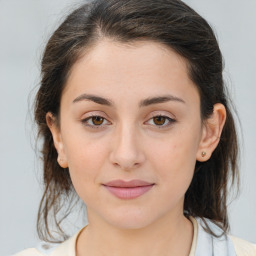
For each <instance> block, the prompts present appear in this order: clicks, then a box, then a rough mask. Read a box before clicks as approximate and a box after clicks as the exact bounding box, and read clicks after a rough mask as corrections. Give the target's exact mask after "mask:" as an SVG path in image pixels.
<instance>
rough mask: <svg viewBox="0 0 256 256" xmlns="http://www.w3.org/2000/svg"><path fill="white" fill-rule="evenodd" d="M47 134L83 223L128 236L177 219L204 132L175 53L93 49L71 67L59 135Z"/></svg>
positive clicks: (155, 46) (142, 45)
mask: <svg viewBox="0 0 256 256" xmlns="http://www.w3.org/2000/svg"><path fill="white" fill-rule="evenodd" d="M51 130H52V133H53V136H54V141H55V146H56V148H57V150H58V153H59V158H60V161H59V162H60V164H61V165H62V166H63V167H67V166H68V167H69V171H70V175H71V179H72V182H73V185H74V187H75V189H76V191H77V193H78V195H79V196H80V198H81V199H82V200H83V201H84V202H85V204H86V205H87V210H88V218H89V221H90V220H93V219H98V220H100V221H104V222H105V223H108V224H110V225H114V226H117V227H120V228H128V229H129V228H132V229H133V228H142V227H145V226H147V225H150V224H152V223H156V222H157V221H159V220H160V219H163V218H164V217H166V216H176V217H177V216H182V215H183V202H184V195H185V192H186V190H187V189H188V187H189V185H190V182H191V180H192V176H193V172H194V167H195V163H196V160H197V159H199V158H200V155H201V151H202V145H201V144H202V140H203V139H202V137H203V134H204V132H203V130H204V126H203V125H202V121H201V119H200V98H199V93H198V91H197V89H196V86H195V85H194V84H193V82H192V81H191V80H190V79H189V77H188V74H187V66H186V62H185V60H184V59H183V58H182V57H180V56H179V55H178V54H176V53H175V52H173V51H171V50H170V49H168V48H166V47H165V46H162V45H161V44H159V43H155V42H147V41H146V42H136V43H132V44H130V45H126V44H122V43H118V42H113V41H110V40H103V41H101V42H99V43H98V44H97V45H96V46H95V47H94V48H92V49H91V50H90V51H89V53H87V54H86V55H84V57H82V58H81V59H80V60H79V61H78V62H77V63H76V64H75V65H74V66H73V69H72V72H71V74H70V77H69V79H68V81H67V85H66V87H65V89H64V91H63V94H62V98H61V106H60V129H58V127H57V126H55V125H54V127H52V129H51ZM199 160H200V159H199Z"/></svg>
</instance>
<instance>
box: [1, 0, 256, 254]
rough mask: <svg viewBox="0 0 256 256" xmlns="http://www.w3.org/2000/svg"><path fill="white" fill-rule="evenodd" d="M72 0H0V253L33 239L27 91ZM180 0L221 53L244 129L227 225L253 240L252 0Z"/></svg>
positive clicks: (35, 197)
mask: <svg viewBox="0 0 256 256" xmlns="http://www.w3.org/2000/svg"><path fill="white" fill-rule="evenodd" d="M78 2H82V1H81V0H80V1H78V0H77V1H72V0H0V89H1V90H0V92H1V96H0V97H1V98H0V157H1V159H0V160H1V161H0V206H1V208H0V209H1V211H0V243H1V246H0V255H7V254H12V253H14V252H17V251H20V250H22V249H24V248H27V247H34V246H35V245H36V244H37V243H38V239H37V235H36V231H35V223H36V214H37V208H38V204H39V199H40V195H41V194H40V193H41V190H40V188H41V185H39V184H40V179H39V177H40V172H41V169H40V165H39V164H38V158H37V157H36V156H35V153H34V151H33V147H34V144H35V142H34V136H33V131H34V126H33V125H32V122H31V120H30V115H31V111H32V110H31V108H30V107H29V106H30V105H29V103H28V102H29V100H28V96H29V94H30V93H31V91H32V89H33V88H34V87H35V86H36V85H37V84H38V83H39V81H40V75H39V66H40V65H39V63H40V57H41V53H42V49H43V47H44V45H45V43H46V41H47V39H48V38H49V35H50V33H51V31H53V29H54V28H56V26H57V25H58V24H59V23H60V21H61V20H62V17H63V16H64V15H65V13H67V12H69V10H70V9H72V8H73V3H78ZM185 2H186V3H188V4H189V5H190V6H191V7H193V8H195V10H197V11H198V12H199V13H200V14H201V15H203V16H204V17H205V18H206V19H207V20H208V21H209V22H210V24H212V25H213V27H214V29H215V31H216V33H217V36H218V39H219V42H220V47H221V49H222V52H223V55H224V58H225V63H226V68H225V78H226V80H227V82H228V84H230V85H232V89H231V94H232V97H233V99H234V102H235V104H236V106H237V110H238V113H239V116H240V119H241V123H242V128H243V136H244V146H243V147H242V148H243V152H242V155H241V177H242V192H241V195H240V197H239V199H238V200H236V201H235V202H233V203H232V205H231V206H230V220H231V227H232V229H231V231H232V233H233V234H235V235H237V236H239V237H242V238H244V239H247V240H250V241H254V242H256V219H255V216H256V199H255V197H256V183H255V180H256V168H255V156H256V134H255V132H256V117H255V109H256V102H255V95H256V75H255V74H256V64H255V63H256V49H255V46H256V15H255V14H256V1H255V0H244V1H241V0H232V1H231V0H228V1H227V0H215V1H212V0H190V1H189V0H186V1H185ZM31 95H32V99H33V95H34V92H33V91H32V93H31Z"/></svg>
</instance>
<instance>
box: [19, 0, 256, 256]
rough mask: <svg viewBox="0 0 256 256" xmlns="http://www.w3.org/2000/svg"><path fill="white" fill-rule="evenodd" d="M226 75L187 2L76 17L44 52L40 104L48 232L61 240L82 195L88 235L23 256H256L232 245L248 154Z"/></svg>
mask: <svg viewBox="0 0 256 256" xmlns="http://www.w3.org/2000/svg"><path fill="white" fill-rule="evenodd" d="M222 71H223V67H222V56H221V52H220V50H219V46H218V43H217V41H216V38H215V36H214V33H213V31H212V29H211V28H210V26H209V25H208V23H207V22H206V21H205V20H204V19H203V18H202V17H200V16H199V15H198V14H197V13H196V12H195V11H193V10H192V9H191V8H189V7H188V6H187V5H185V4H184V3H183V2H181V1H179V0H159V1H154V0H141V1H137V0H108V1H106V0H96V1H94V2H92V3H91V4H85V5H83V6H81V7H80V8H78V9H77V10H75V11H74V12H73V13H71V14H70V15H69V16H68V17H67V18H66V20H65V21H64V22H63V23H62V25H61V26H60V27H59V28H58V29H57V30H56V31H55V32H54V34H53V35H52V37H51V38H50V40H49V42H48V44H47V46H46V49H45V52H44V56H43V60H42V81H41V87H40V88H39V91H38V94H37V97H36V106H35V119H36V122H37V124H38V127H39V135H40V136H41V137H42V139H43V148H42V156H43V161H44V182H45V192H44V195H43V198H42V201H41V204H40V209H39V214H38V231H39V235H40V236H41V238H42V239H44V240H49V239H53V238H54V237H53V234H52V232H51V227H49V225H48V223H49V222H50V217H53V219H54V221H55V224H56V225H57V227H58V228H59V230H60V231H61V227H60V225H59V220H58V217H59V216H58V215H59V211H60V210H61V209H62V208H63V207H64V206H65V207H67V204H68V200H70V203H72V198H73V197H72V195H73V193H77V195H78V196H79V198H81V199H82V201H83V202H84V203H85V204H86V207H87V216H88V225H87V226H86V227H85V228H83V229H82V230H80V232H79V233H77V234H76V235H75V236H73V237H71V238H70V239H68V240H66V241H64V242H62V243H61V244H60V245H58V246H55V247H53V248H51V249H49V250H45V251H43V250H41V252H40V250H37V249H28V250H26V251H23V252H21V253H19V254H17V255H19V256H21V255H26V256H28V255H51V256H58V255H62V256H75V255H76V256H86V255H95V256H96V255H122V256H125V255H135V256H136V255H147V256H148V255H149V256H150V255H179V256H188V255H189V256H192V255H193V256H194V255H196V256H199V255H215V256H216V255H218V256H221V255H228V256H233V255H238V256H241V255H256V247H255V246H254V245H252V244H250V243H248V242H245V241H243V240H240V239H238V238H234V237H231V236H229V235H227V231H228V227H229V222H228V216H227V206H226V199H227V184H228V182H229V180H230V179H231V181H232V184H235V179H236V177H237V176H238V170H237V152H238V148H237V135H236V129H235V125H234V120H233V117H232V114H231V111H230V107H229V103H228V98H227V95H226V93H225V92H226V89H225V87H224V84H223V78H222ZM74 190H75V192H74ZM63 238H65V234H63ZM149 245H150V246H149Z"/></svg>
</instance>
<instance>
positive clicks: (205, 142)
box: [196, 103, 226, 162]
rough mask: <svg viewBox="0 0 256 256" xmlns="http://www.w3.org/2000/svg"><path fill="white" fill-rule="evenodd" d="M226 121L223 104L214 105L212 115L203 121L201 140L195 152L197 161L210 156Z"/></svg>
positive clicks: (207, 158)
mask: <svg viewBox="0 0 256 256" xmlns="http://www.w3.org/2000/svg"><path fill="white" fill-rule="evenodd" d="M225 121H226V108H225V106H224V105H223V104H221V103H217V104H215V105H214V109H213V113H212V115H211V116H210V117H209V118H208V119H207V120H205V121H204V125H203V131H202V137H201V141H200V144H199V147H198V152H197V157H196V159H197V161H200V162H205V161H207V160H209V159H210V158H211V155H212V153H213V151H214V150H215V148H216V147H217V146H218V144H219V141H220V137H221V133H222V130H223V127H224V124H225Z"/></svg>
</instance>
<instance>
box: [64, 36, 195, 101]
mask: <svg viewBox="0 0 256 256" xmlns="http://www.w3.org/2000/svg"><path fill="white" fill-rule="evenodd" d="M188 86H189V87H191V86H192V87H193V90H195V89H196V87H195V86H194V84H193V82H192V81H191V80H190V78H189V76H188V69H187V62H186V60H185V59H184V58H183V57H182V56H180V55H179V54H177V53H176V52H174V51H173V50H172V49H170V48H168V47H167V46H165V45H163V44H161V43H158V42H152V41H137V42H132V43H129V44H127V43H120V42H116V41H113V40H110V39H105V40H102V41H99V42H98V43H97V44H95V45H94V46H93V47H91V48H89V49H86V52H85V53H84V54H83V55H82V57H81V58H80V59H79V60H78V61H77V62H76V63H75V64H74V65H73V67H72V70H71V73H70V76H69V78H68V81H67V86H66V88H65V91H66V92H71V93H72V94H73V96H74V97H75V96H78V94H79V93H80V94H81V93H83V92H85V91H86V92H88V93H94V94H95V93H103V94H105V93H108V94H109V95H111V94H112V95H113V96H115V95H117V92H120V93H122V94H126V95H127V96H128V95H129V92H133V93H135V94H136V93H138V94H141V93H144V94H145V95H146V94H147V92H148V93H150V94H159V92H162V93H169V92H170V89H171V90H172V91H174V92H175V91H178V89H179V91H180V92H179V94H182V93H184V94H186V91H187V88H186V87H188ZM134 96H135V95H134ZM146 96H147V95H146ZM149 96H151V95H149ZM177 96H178V95H177ZM179 96H181V95H179ZM108 98H109V97H108Z"/></svg>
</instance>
